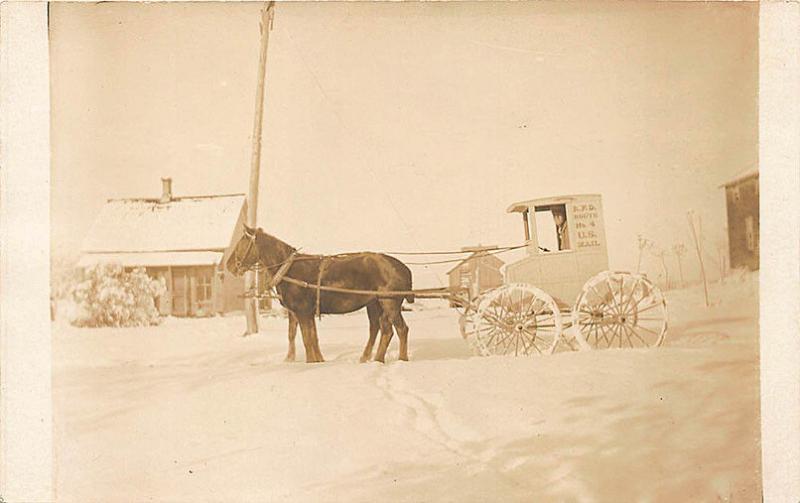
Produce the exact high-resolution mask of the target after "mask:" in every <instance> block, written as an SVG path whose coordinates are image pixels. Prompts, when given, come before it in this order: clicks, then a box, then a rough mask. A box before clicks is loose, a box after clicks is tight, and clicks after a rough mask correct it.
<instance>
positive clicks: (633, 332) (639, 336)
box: [628, 328, 650, 347]
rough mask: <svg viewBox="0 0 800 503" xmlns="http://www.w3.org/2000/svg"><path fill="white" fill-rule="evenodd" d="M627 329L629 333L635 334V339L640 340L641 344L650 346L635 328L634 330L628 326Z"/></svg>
mask: <svg viewBox="0 0 800 503" xmlns="http://www.w3.org/2000/svg"><path fill="white" fill-rule="evenodd" d="M628 330H629V331H630V332H631V333H632V334H633V335H634V336H636V338H637V339H639V340H640V341H642V344H644V345H645V346H646V347H650V344H648V343H647V341H645V340H644V339H642V336H641V335H639V334H638V333H637V332H636V330H634V329H633V328H630V329H628Z"/></svg>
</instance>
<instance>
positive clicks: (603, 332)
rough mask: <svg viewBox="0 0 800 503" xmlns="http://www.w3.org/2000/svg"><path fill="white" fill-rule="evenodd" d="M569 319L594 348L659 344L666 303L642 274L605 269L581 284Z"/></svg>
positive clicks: (661, 336) (665, 322)
mask: <svg viewBox="0 0 800 503" xmlns="http://www.w3.org/2000/svg"><path fill="white" fill-rule="evenodd" d="M572 323H573V324H574V325H576V326H577V330H580V333H581V334H582V335H583V338H584V339H585V340H586V342H588V343H589V345H590V346H592V347H594V348H611V347H619V348H643V347H655V346H660V345H661V343H662V342H664V335H665V334H666V332H667V303H666V301H665V300H664V296H663V295H662V293H661V290H660V289H659V288H658V287H657V286H655V285H653V283H651V282H650V280H648V279H647V278H645V277H644V276H642V275H641V274H631V273H626V272H611V271H605V272H601V273H600V274H598V275H597V276H595V277H593V278H592V279H590V280H589V281H587V282H586V284H585V285H584V286H583V291H582V292H581V294H580V295H578V299H577V300H576V301H575V306H574V307H573V308H572Z"/></svg>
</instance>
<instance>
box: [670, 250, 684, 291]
mask: <svg viewBox="0 0 800 503" xmlns="http://www.w3.org/2000/svg"><path fill="white" fill-rule="evenodd" d="M672 251H673V253H675V257H676V258H677V259H678V272H679V273H680V277H681V284H680V288H683V287H684V286H686V283H685V282H684V281H683V264H682V263H681V260H682V259H683V255H684V254H685V253H686V246H684V244H683V243H675V245H674V246H673V247H672Z"/></svg>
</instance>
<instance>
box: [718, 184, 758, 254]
mask: <svg viewBox="0 0 800 503" xmlns="http://www.w3.org/2000/svg"><path fill="white" fill-rule="evenodd" d="M720 188H724V189H725V205H726V208H727V213H728V254H729V260H730V267H731V268H737V267H746V268H748V269H750V270H757V269H758V263H759V230H758V229H759V211H758V205H759V196H758V168H753V169H749V170H747V171H744V172H742V173H740V174H739V175H737V176H736V177H734V178H733V179H732V180H730V181H729V182H726V183H724V184H723V185H721V186H720Z"/></svg>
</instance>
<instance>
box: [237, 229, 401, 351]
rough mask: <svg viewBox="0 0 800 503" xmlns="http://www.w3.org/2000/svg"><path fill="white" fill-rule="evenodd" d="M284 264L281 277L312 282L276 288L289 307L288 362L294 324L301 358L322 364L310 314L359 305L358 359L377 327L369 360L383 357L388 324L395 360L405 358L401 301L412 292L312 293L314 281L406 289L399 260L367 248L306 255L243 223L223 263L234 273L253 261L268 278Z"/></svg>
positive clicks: (345, 286) (365, 288)
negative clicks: (362, 322)
mask: <svg viewBox="0 0 800 503" xmlns="http://www.w3.org/2000/svg"><path fill="white" fill-rule="evenodd" d="M284 264H288V269H286V270H285V271H284V272H285V274H284V275H283V277H284V278H290V279H293V280H298V281H303V282H306V283H308V284H309V285H313V286H311V287H307V286H302V285H298V284H295V283H290V282H289V281H286V280H284V281H281V282H280V283H279V284H278V285H277V287H276V290H277V292H278V295H279V297H280V302H281V305H283V306H284V307H285V308H286V309H288V310H289V311H290V313H289V352H288V354H287V355H286V359H287V360H294V338H295V334H296V333H297V325H300V331H301V333H302V335H303V345H304V346H305V350H306V361H307V362H322V361H324V360H323V358H322V352H321V351H320V349H319V340H318V337H317V325H316V322H315V320H314V316H315V315H317V314H344V313H350V312H353V311H357V310H359V309H361V308H363V307H366V308H367V315H368V317H369V340H368V341H367V345H366V346H365V347H364V353H363V354H362V355H361V361H362V362H365V361H367V360H369V359H370V357H371V356H372V348H373V346H374V344H375V338H376V337H377V335H378V330H380V332H381V342H380V345H379V346H378V351H377V353H376V354H375V360H376V361H379V362H383V361H385V359H386V350H387V349H388V348H389V342H390V341H391V339H392V335H393V330H392V327H394V329H396V330H397V336H398V337H399V339H400V359H401V360H408V325H406V322H405V320H404V319H403V315H402V313H401V305H402V303H403V300H404V299H405V300H406V301H408V302H414V297H413V295H408V296H405V297H398V296H392V295H387V296H382V295H380V294H369V295H368V294H351V293H342V292H330V291H320V292H319V296H318V293H317V289H316V288H314V286H316V285H317V284H322V285H323V286H326V287H335V288H343V289H347V290H362V291H371V292H372V291H375V292H395V291H409V290H411V271H410V270H409V269H408V267H406V265H405V264H403V263H402V262H400V261H399V260H397V259H396V258H394V257H390V256H388V255H383V254H380V253H370V252H362V253H347V254H341V255H329V256H322V255H306V254H302V253H298V252H297V250H296V249H295V248H293V247H292V246H290V245H288V244H287V243H284V242H283V241H281V240H280V239H278V238H276V237H274V236H271V235H269V234H267V233H266V232H264V231H263V230H261V229H251V228H249V227H246V226H245V229H244V235H243V236H242V238H241V239H240V240H239V242H238V243H236V246H235V248H234V249H233V252H232V253H231V256H230V258H228V261H227V263H226V267H227V268H228V270H229V271H230V272H231V273H232V274H235V275H237V276H238V275H241V274H243V273H244V272H245V271H247V270H249V269H252V268H254V267H256V265H258V266H259V267H261V268H264V269H266V270H267V273H268V274H267V276H268V277H274V275H275V274H277V273H278V272H279V271H280V269H281V266H283V265H284ZM320 272H321V273H320Z"/></svg>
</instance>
